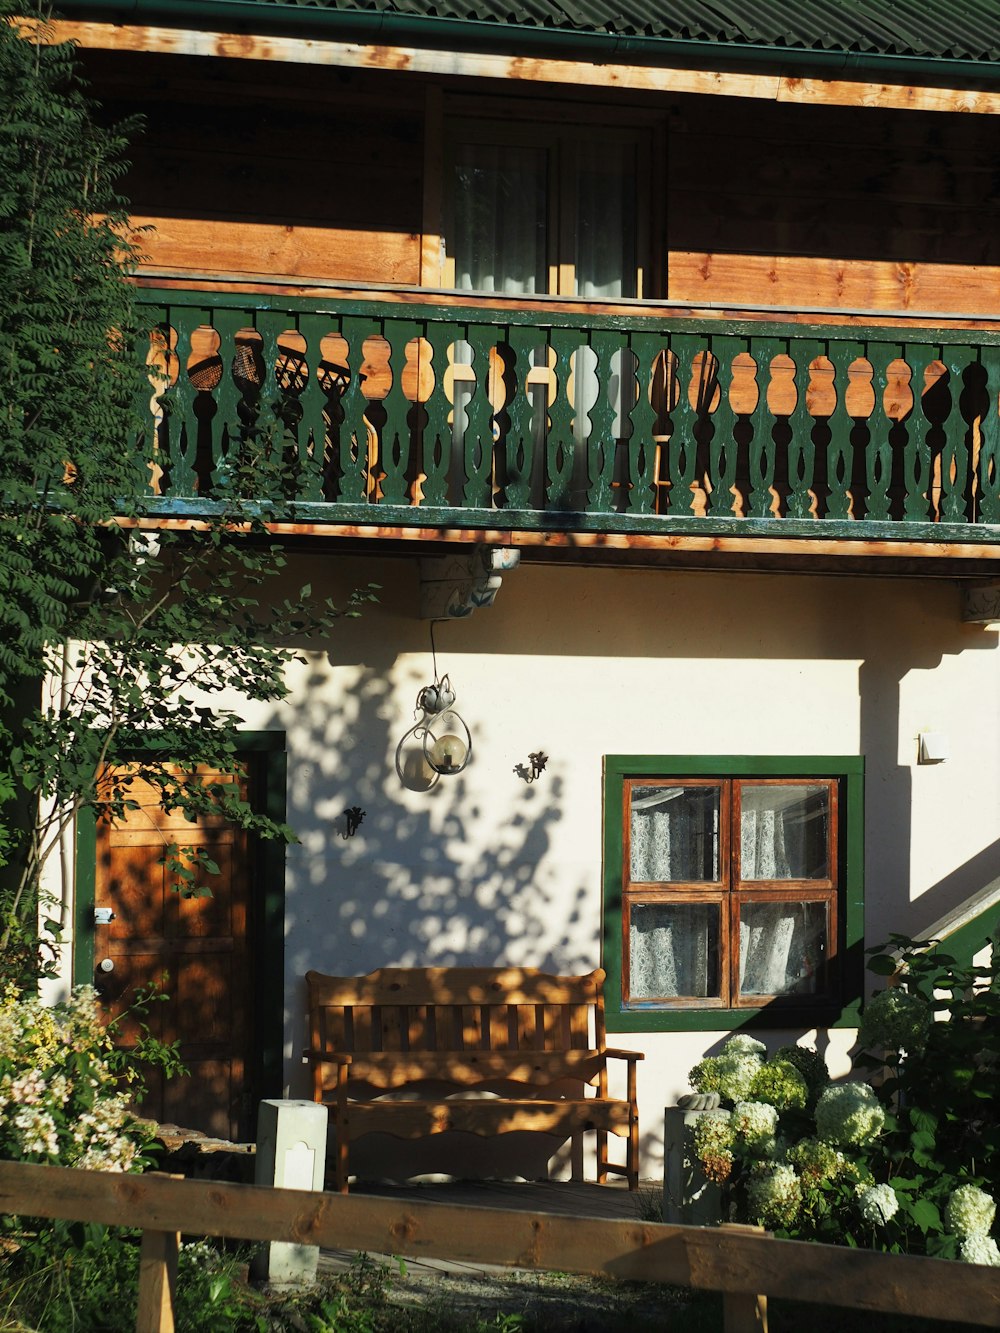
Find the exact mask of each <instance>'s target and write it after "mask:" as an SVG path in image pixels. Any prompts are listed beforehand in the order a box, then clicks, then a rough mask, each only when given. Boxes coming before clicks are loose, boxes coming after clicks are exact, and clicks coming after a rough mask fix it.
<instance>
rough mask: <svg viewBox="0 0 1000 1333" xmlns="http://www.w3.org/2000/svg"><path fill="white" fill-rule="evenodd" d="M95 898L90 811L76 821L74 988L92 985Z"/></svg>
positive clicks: (94, 822) (94, 841)
mask: <svg viewBox="0 0 1000 1333" xmlns="http://www.w3.org/2000/svg"><path fill="white" fill-rule="evenodd" d="M96 896H97V820H96V819H95V818H94V812H93V810H90V809H86V810H81V812H80V813H79V814H78V815H77V819H76V868H75V875H74V889H73V966H72V974H73V985H74V986H92V985H93V984H94V900H95V898H96Z"/></svg>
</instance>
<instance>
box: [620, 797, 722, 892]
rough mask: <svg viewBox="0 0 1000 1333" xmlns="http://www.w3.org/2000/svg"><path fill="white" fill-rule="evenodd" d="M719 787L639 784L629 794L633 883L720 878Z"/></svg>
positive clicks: (714, 881) (712, 880)
mask: <svg viewBox="0 0 1000 1333" xmlns="http://www.w3.org/2000/svg"><path fill="white" fill-rule="evenodd" d="M720 803H721V793H720V789H719V788H718V787H639V786H634V787H633V788H632V797H631V803H630V804H631V809H630V820H631V852H630V860H631V866H630V871H629V878H630V879H631V880H632V882H633V883H635V882H639V883H654V884H664V883H670V882H671V881H673V882H678V881H687V882H692V881H693V882H695V883H710V884H714V883H717V882H718V880H719V877H720V876H719V807H720Z"/></svg>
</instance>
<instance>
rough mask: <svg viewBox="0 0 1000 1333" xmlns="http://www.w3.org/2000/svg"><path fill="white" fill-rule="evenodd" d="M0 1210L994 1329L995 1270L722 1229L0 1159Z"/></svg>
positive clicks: (999, 1285) (998, 1298) (998, 1324)
mask: <svg viewBox="0 0 1000 1333" xmlns="http://www.w3.org/2000/svg"><path fill="white" fill-rule="evenodd" d="M0 1212H3V1213H13V1214H18V1213H21V1214H24V1213H29V1214H31V1215H33V1216H36V1217H63V1218H72V1219H75V1220H78V1221H90V1222H101V1223H104V1224H105V1225H109V1226H121V1225H128V1226H137V1227H141V1228H144V1229H145V1228H149V1229H151V1230H154V1231H161V1232H162V1231H165V1230H169V1231H174V1230H176V1231H182V1232H184V1233H186V1234H190V1235H204V1236H232V1237H238V1238H241V1239H243V1240H283V1241H289V1242H292V1243H294V1244H299V1245H320V1246H325V1247H327V1248H330V1249H341V1248H343V1247H345V1246H349V1247H350V1248H352V1249H358V1250H367V1251H369V1252H374V1253H376V1254H398V1255H403V1256H407V1257H413V1258H443V1259H452V1260H458V1261H460V1262H466V1263H475V1264H481V1263H489V1264H498V1265H501V1266H505V1267H511V1268H527V1269H546V1270H555V1271H557V1272H563V1273H594V1274H602V1273H603V1274H605V1275H607V1276H609V1277H614V1278H619V1279H623V1280H627V1281H640V1282H666V1283H671V1284H674V1285H680V1286H693V1287H701V1288H706V1289H708V1290H714V1291H722V1292H749V1293H757V1292H765V1293H767V1294H768V1295H769V1296H777V1297H785V1298H788V1299H790V1300H798V1301H801V1300H806V1301H810V1302H816V1303H818V1304H821V1305H829V1306H834V1307H836V1306H844V1307H847V1308H852V1309H859V1310H893V1311H896V1312H897V1313H900V1314H904V1315H910V1316H915V1315H920V1316H922V1317H924V1318H930V1319H943V1320H948V1321H949V1322H950V1323H952V1324H954V1323H955V1322H966V1323H970V1324H978V1325H985V1326H987V1327H990V1328H1000V1274H998V1273H997V1271H996V1270H995V1269H993V1268H988V1267H985V1266H981V1265H977V1264H957V1263H953V1262H951V1261H949V1260H946V1259H923V1258H914V1257H911V1256H909V1255H899V1254H881V1253H877V1252H873V1251H865V1250H849V1249H846V1248H845V1249H841V1248H839V1247H837V1246H833V1245H821V1244H818V1243H816V1242H812V1241H790V1240H775V1239H774V1238H773V1237H771V1236H767V1235H754V1234H748V1233H745V1232H742V1231H741V1232H736V1231H732V1230H727V1229H725V1228H718V1229H717V1228H711V1227H682V1226H665V1225H663V1224H661V1223H653V1222H641V1221H639V1220H636V1221H632V1222H625V1221H620V1220H616V1221H605V1220H599V1219H597V1218H587V1217H559V1216H554V1215H552V1214H545V1213H537V1212H520V1211H513V1210H510V1211H508V1210H506V1209H495V1208H469V1207H465V1206H460V1205H448V1204H436V1203H425V1202H422V1201H417V1200H411V1199H407V1200H405V1201H400V1200H397V1199H374V1198H366V1197H365V1196H364V1195H357V1194H351V1195H342V1194H328V1193H322V1194H319V1193H310V1192H308V1191H305V1190H281V1189H265V1188H262V1187H260V1186H255V1185H225V1184H220V1183H218V1182H216V1181H197V1180H171V1179H169V1178H166V1177H163V1176H156V1175H146V1176H139V1175H127V1174H117V1173H112V1172H103V1171H77V1170H73V1169H72V1168H68V1167H59V1166H34V1165H28V1164H26V1163H23V1162H0Z"/></svg>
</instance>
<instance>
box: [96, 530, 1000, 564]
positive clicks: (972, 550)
mask: <svg viewBox="0 0 1000 1333" xmlns="http://www.w3.org/2000/svg"><path fill="white" fill-rule="evenodd" d="M120 522H121V526H122V527H137V528H142V529H144V530H147V531H151V532H155V531H158V530H159V529H161V528H163V529H166V530H168V531H175V532H185V531H193V532H198V531H204V530H207V529H208V527H209V526H210V525H209V524H208V523H207V522H206V521H204V520H202V519H194V518H144V519H122V520H120ZM264 526H265V527H266V529H267V531H268V532H270V533H272V534H273V535H274V536H277V537H315V538H320V539H334V540H336V539H340V540H346V541H359V540H360V541H370V540H382V541H398V542H423V543H424V544H425V546H426V544H427V543H428V542H438V543H440V544H443V545H454V544H456V543H466V542H478V543H484V544H486V545H490V546H514V547H518V548H531V547H548V548H550V549H552V550H555V551H587V552H590V553H598V552H601V551H608V552H616V551H639V550H647V551H653V552H658V553H662V554H668V553H671V552H677V553H681V552H694V553H698V554H704V555H719V554H725V555H764V556H775V557H779V556H789V557H792V558H794V559H795V560H797V561H799V560H801V559H802V557H806V558H809V557H822V558H833V559H836V560H838V561H842V562H843V564H844V566H845V569H844V572H845V573H849V572H850V566H851V564H852V562H853V561H858V560H861V559H868V560H870V559H872V558H878V559H884V560H887V561H890V562H891V561H893V560H904V559H908V560H914V559H921V560H933V561H945V560H960V561H968V562H972V563H973V564H975V563H976V562H980V561H984V560H987V561H1000V545H998V544H996V543H988V542H968V543H966V542H927V541H907V540H905V539H900V540H899V541H875V540H865V539H861V540H853V539H851V540H845V539H844V538H837V537H827V538H823V537H815V538H814V537H718V536H705V537H699V536H690V535H687V534H675V533H670V532H655V533H653V532H538V531H533V532H527V531H526V532H517V531H514V530H513V529H510V528H434V527H413V528H411V527H392V526H383V525H380V524H375V523H373V524H359V523H266V524H265V525H264ZM816 526H817V527H820V526H822V524H821V522H820V521H818V522H817V525H816ZM239 530H241V526H240V525H239V524H237V525H235V526H234V531H239ZM799 572H800V573H804V574H808V573H810V569H809V567H808V565H803V564H800V565H799ZM975 574H976V571H975V570H974V569H972V568H970V569H969V572H968V577H974V576H975ZM979 577H980V578H981V577H982V574H981V573H980V574H979Z"/></svg>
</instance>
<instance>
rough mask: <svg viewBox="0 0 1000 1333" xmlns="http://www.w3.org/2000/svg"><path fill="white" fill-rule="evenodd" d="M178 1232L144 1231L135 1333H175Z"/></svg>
mask: <svg viewBox="0 0 1000 1333" xmlns="http://www.w3.org/2000/svg"><path fill="white" fill-rule="evenodd" d="M180 1239H181V1237H180V1232H178V1231H144V1232H143V1233H142V1246H141V1248H140V1250H139V1305H138V1309H137V1310H136V1316H135V1333H174V1296H175V1293H176V1291H177V1251H178V1249H179V1246H180Z"/></svg>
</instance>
